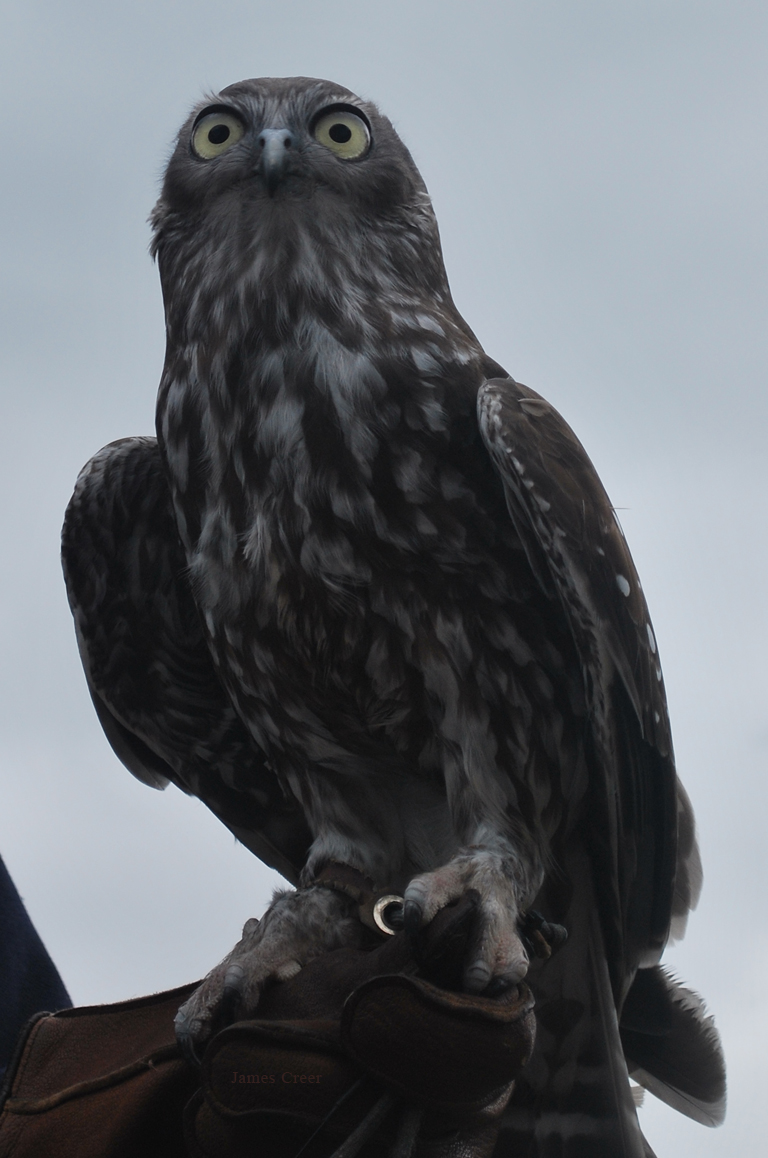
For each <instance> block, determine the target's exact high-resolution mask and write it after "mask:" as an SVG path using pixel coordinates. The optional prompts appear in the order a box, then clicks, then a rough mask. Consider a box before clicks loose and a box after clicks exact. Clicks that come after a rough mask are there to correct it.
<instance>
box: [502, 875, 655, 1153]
mask: <svg viewBox="0 0 768 1158" xmlns="http://www.w3.org/2000/svg"><path fill="white" fill-rule="evenodd" d="M577 861H578V862H579V863H576V862H577ZM573 862H574V863H572V864H571V865H569V877H570V882H571V884H572V885H573V888H574V891H573V894H572V896H571V897H570V900H569V903H568V905H567V914H566V915H565V917H564V920H563V923H565V924H566V925H567V926H568V928H569V939H568V941H567V942H566V944H565V946H564V947H563V948H562V949H561V950H560V952H559V953H558V954H557V956H556V957H553V958H552V959H551V960H550V961H548V962H546V963H544V964H543V965H542V964H540V963H538V962H536V963H534V964H533V965H532V967H531V971H530V974H529V980H530V982H531V987H532V989H533V991H534V994H535V995H536V1002H537V1005H536V1013H537V1039H536V1046H535V1049H534V1054H533V1057H532V1059H531V1062H530V1063H529V1065H528V1067H526V1070H525V1071H524V1073H523V1075H522V1076H521V1078H520V1080H519V1081H518V1084H517V1088H516V1090H515V1092H514V1094H513V1098H512V1101H511V1104H510V1107H509V1109H508V1111H507V1114H506V1116H505V1120H504V1124H503V1126H502V1130H501V1133H500V1136H499V1141H498V1143H497V1146H496V1150H495V1151H494V1158H523V1156H524V1158H653V1155H652V1151H651V1150H650V1148H649V1147H648V1145H647V1143H646V1142H645V1139H644V1138H643V1136H642V1133H641V1131H640V1126H639V1123H638V1120H637V1112H636V1108H635V1102H634V1099H633V1097H632V1091H631V1088H630V1082H629V1075H628V1073H627V1064H626V1061H625V1060H624V1051H623V1049H622V1044H621V1038H620V1036H619V1025H618V1019H617V1016H616V1009H615V1004H614V998H613V992H612V989H611V984H610V979H609V975H608V966H607V963H606V957H605V950H604V946H603V938H602V932H601V929H600V924H599V920H598V917H597V906H596V904H595V901H594V892H593V889H592V885H591V879H590V878H591V874H590V872H589V868H588V866H587V865H584V864H582V863H580V862H581V857H580V856H579V857H576V856H574V857H573ZM557 919H558V920H561V919H563V913H562V909H560V911H559V913H558V917H557Z"/></svg>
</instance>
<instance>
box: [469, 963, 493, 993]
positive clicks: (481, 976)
mask: <svg viewBox="0 0 768 1158" xmlns="http://www.w3.org/2000/svg"><path fill="white" fill-rule="evenodd" d="M490 979H491V971H490V969H489V968H488V966H487V965H486V963H485V961H475V962H474V964H472V965H470V966H469V968H468V969H465V970H464V988H465V989H466V991H467V993H482V991H483V990H484V989H485V987H486V986H487V984H488V982H489V981H490Z"/></svg>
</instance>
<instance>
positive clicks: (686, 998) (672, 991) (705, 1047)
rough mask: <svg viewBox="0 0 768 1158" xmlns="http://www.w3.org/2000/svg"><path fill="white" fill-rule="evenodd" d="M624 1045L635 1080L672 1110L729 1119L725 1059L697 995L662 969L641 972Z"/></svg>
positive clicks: (629, 1002)
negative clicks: (727, 1114)
mask: <svg viewBox="0 0 768 1158" xmlns="http://www.w3.org/2000/svg"><path fill="white" fill-rule="evenodd" d="M620 1033H621V1041H622V1045H623V1047H624V1053H625V1055H626V1058H627V1064H628V1067H629V1072H630V1073H631V1075H632V1077H633V1078H634V1080H635V1081H636V1082H638V1083H639V1084H640V1085H641V1086H643V1087H644V1088H645V1089H646V1090H649V1091H650V1093H652V1094H654V1095H655V1096H656V1097H657V1098H660V1099H661V1101H662V1102H666V1104H667V1105H668V1106H671V1107H672V1108H673V1109H675V1110H678V1111H679V1112H680V1113H681V1114H685V1115H686V1116H687V1117H689V1118H693V1119H694V1120H695V1121H696V1122H701V1123H702V1124H703V1125H705V1126H719V1125H720V1123H721V1122H722V1121H723V1119H724V1118H725V1059H724V1057H723V1050H722V1046H721V1044H720V1037H719V1035H718V1032H717V1030H716V1029H715V1024H714V1021H713V1020H712V1018H711V1017H709V1016H708V1015H707V1012H706V1008H705V1006H704V1002H703V1001H702V999H701V998H700V997H699V995H698V994H697V993H694V992H693V991H692V990H690V989H686V988H684V987H683V986H682V985H681V984H680V983H679V982H678V981H676V980H675V979H674V978H673V977H671V976H670V975H669V973H667V972H666V971H665V970H664V969H662V968H661V967H660V966H658V965H657V966H655V967H654V968H652V969H640V970H638V973H637V975H636V976H635V980H634V982H633V984H632V988H631V989H630V991H629V993H628V994H627V999H626V1002H625V1003H624V1008H623V1010H622V1013H621V1027H620Z"/></svg>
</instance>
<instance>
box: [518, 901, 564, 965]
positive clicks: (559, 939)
mask: <svg viewBox="0 0 768 1158" xmlns="http://www.w3.org/2000/svg"><path fill="white" fill-rule="evenodd" d="M518 929H519V930H520V938H521V940H522V942H523V944H524V945H525V948H526V950H527V951H528V954H529V956H531V957H540V958H541V959H542V960H544V961H548V960H549V958H550V957H551V956H552V954H553V953H556V952H557V950H558V949H559V948H561V946H562V945H564V944H565V942H566V941H567V940H568V930H567V929H566V927H565V925H556V924H554V922H552V921H545V920H544V918H543V917H542V915H541V913H537V912H536V910H535V909H529V910H528V912H527V913H526V914H525V916H524V917H523V918H522V920H521V921H520V922H519V924H518Z"/></svg>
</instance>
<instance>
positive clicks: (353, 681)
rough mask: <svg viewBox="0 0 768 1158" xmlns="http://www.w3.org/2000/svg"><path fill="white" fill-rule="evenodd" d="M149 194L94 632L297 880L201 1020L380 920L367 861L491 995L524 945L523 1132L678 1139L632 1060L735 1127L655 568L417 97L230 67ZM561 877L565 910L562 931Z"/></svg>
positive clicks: (87, 598) (133, 746) (98, 488)
mask: <svg viewBox="0 0 768 1158" xmlns="http://www.w3.org/2000/svg"><path fill="white" fill-rule="evenodd" d="M151 221H152V227H153V231H154V240H153V243H152V249H153V253H154V254H155V255H156V257H157V260H158V263H159V268H160V275H161V280H162V288H163V295H164V301H165V318H166V328H167V352H166V358H165V365H164V368H163V372H162V379H161V383H160V390H159V398H158V405H157V438H156V439H152V438H127V439H124V440H122V441H119V442H116V443H113V444H111V445H110V446H107V447H105V448H104V449H103V450H101V451H100V452H99V453H98V454H97V455H96V456H95V457H94V458H93V459H92V460H91V461H90V462H89V463H88V464H87V465H86V467H85V468H84V469H83V471H82V472H81V474H80V476H79V478H78V481H77V485H76V489H75V492H74V495H73V498H72V500H71V503H70V505H69V508H68V511H67V515H66V522H65V526H64V533H63V560H64V570H65V577H66V583H67V588H68V593H69V599H70V603H71V607H72V610H73V614H74V618H75V624H76V632H77V639H78V643H79V648H80V654H81V656H82V661H83V665H84V668H85V673H86V677H87V681H88V686H89V689H90V693H91V696H92V698H93V702H94V705H95V708H96V711H97V713H98V716H99V719H100V721H101V724H102V726H103V728H104V731H105V733H106V735H107V738H108V739H109V741H110V743H111V744H112V747H113V748H114V750H115V752H116V753H117V755H118V756H119V757H120V759H121V760H122V761H123V762H124V763H125V764H126V765H127V767H128V768H129V769H130V771H131V772H133V774H134V775H136V776H137V777H139V779H141V780H143V781H145V782H146V783H147V784H151V785H153V786H155V787H164V786H165V785H166V784H167V783H168V782H169V781H172V782H173V783H174V784H176V785H178V786H179V787H180V788H181V789H182V790H183V791H185V792H188V793H192V794H194V795H195V796H197V797H199V798H200V799H201V800H202V801H204V802H205V804H206V805H208V807H209V808H210V809H211V810H212V811H213V812H214V813H215V814H216V815H217V816H218V817H219V818H220V819H221V820H222V821H223V823H224V824H226V825H227V826H228V827H229V828H230V829H231V831H232V832H233V833H234V834H235V836H236V837H237V838H238V839H239V840H240V841H242V842H243V844H245V845H246V846H247V847H248V848H249V849H250V850H251V851H252V852H253V853H255V855H256V856H258V857H260V858H261V859H262V860H263V861H264V862H265V863H266V864H268V865H271V866H273V867H275V868H276V869H278V870H279V871H280V872H281V873H282V874H283V875H284V876H285V877H286V878H287V879H288V880H289V881H290V882H291V883H293V884H294V885H296V886H297V887H296V889H295V891H291V892H285V893H282V894H279V895H277V896H276V899H275V901H274V902H273V904H272V906H271V907H270V909H269V910H268V911H267V913H266V915H265V917H264V918H263V919H262V920H261V921H255V920H249V921H248V922H247V923H246V925H245V927H244V930H243V936H242V938H241V940H240V941H239V942H238V944H237V945H236V946H235V948H234V949H233V950H232V952H231V953H230V954H229V955H228V956H227V958H225V960H224V961H223V962H222V963H221V964H219V965H218V966H216V967H215V968H214V969H213V970H212V971H211V973H210V974H209V976H208V977H207V978H206V980H205V981H204V982H203V984H202V985H201V987H200V989H199V990H198V991H197V992H196V993H195V994H194V995H193V997H192V998H190V1000H189V1001H188V1002H187V1004H186V1005H185V1006H184V1007H182V1009H181V1011H180V1013H179V1017H178V1019H177V1029H178V1035H179V1040H180V1041H181V1042H182V1044H183V1045H184V1048H185V1049H186V1050H187V1051H188V1052H189V1053H191V1054H194V1053H195V1052H199V1050H200V1049H202V1048H203V1047H204V1045H205V1042H206V1040H207V1039H208V1038H209V1037H210V1035H211V1033H212V1032H214V1030H215V1028H216V1026H217V1025H218V1024H221V1020H222V1017H223V1016H224V1015H225V1013H226V1012H227V1011H229V1015H234V1014H235V1013H237V1014H238V1015H240V1016H247V1015H248V1014H250V1013H253V1012H254V1010H255V1009H256V1008H257V1006H258V1001H259V995H260V993H261V991H262V989H263V986H264V985H265V984H267V983H272V982H274V981H276V980H277V981H279V980H281V979H285V978H288V977H290V976H292V975H293V974H295V973H296V972H297V971H298V970H299V969H301V968H302V967H303V966H304V965H305V964H306V963H307V962H308V961H310V960H312V959H313V958H315V957H317V956H319V955H320V954H323V953H327V952H329V951H331V950H333V949H336V948H339V947H342V946H345V945H356V944H359V943H360V940H359V939H360V922H359V920H358V919H357V914H356V910H355V906H354V903H353V899H352V898H351V897H350V895H348V892H346V893H345V892H344V890H343V889H342V890H340V889H337V888H333V887H331V888H329V887H326V884H327V881H328V879H329V873H330V876H331V877H333V876H334V874H336V875H337V876H338V875H339V874H341V875H343V874H344V873H345V872H347V873H354V874H356V875H357V879H359V880H364V881H366V882H367V883H368V886H369V887H370V888H371V889H372V890H373V892H375V893H377V894H379V895H381V894H392V895H401V896H402V897H403V898H404V923H405V928H406V932H410V933H414V932H415V931H417V930H418V929H420V928H422V927H424V926H425V925H426V924H427V923H429V922H430V921H431V920H432V918H433V917H434V916H435V914H436V913H438V912H439V911H440V910H441V909H442V908H443V907H444V906H446V905H450V904H453V903H454V902H456V901H458V900H460V899H461V898H462V897H465V896H466V895H469V894H471V896H472V898H473V902H474V905H475V909H474V914H475V915H474V925H473V930H472V936H471V938H470V939H469V942H468V947H467V952H466V959H465V961H464V965H463V974H462V984H463V987H464V989H465V990H466V991H467V992H469V993H474V994H486V995H490V996H492V995H493V994H496V993H499V992H501V991H502V990H503V989H504V988H505V987H509V986H511V985H514V984H517V983H518V982H519V981H520V980H521V979H522V978H523V977H524V976H526V974H527V976H528V981H529V983H530V985H531V988H532V989H533V992H534V994H535V997H536V1002H537V1011H538V1039H537V1045H536V1049H535V1052H534V1056H533V1058H532V1060H531V1063H530V1065H529V1066H528V1068H527V1070H526V1071H525V1072H524V1075H523V1078H522V1079H521V1080H520V1081H519V1082H518V1085H517V1089H516V1092H515V1095H514V1098H513V1101H512V1104H511V1105H510V1108H509V1111H508V1113H507V1117H506V1120H505V1127H504V1130H503V1131H502V1135H501V1140H500V1142H499V1150H498V1153H500V1154H502V1153H510V1154H511V1153H518V1152H520V1153H526V1154H529V1155H544V1154H552V1153H555V1152H557V1153H558V1154H562V1155H569V1156H571V1155H573V1156H575V1155H577V1154H578V1155H583V1154H590V1155H594V1156H595V1158H597V1156H603V1155H604V1156H605V1158H608V1156H610V1158H617V1156H618V1155H621V1156H632V1158H642V1156H643V1155H647V1154H649V1153H650V1151H649V1150H648V1148H647V1144H646V1143H644V1140H643V1139H642V1135H641V1133H640V1130H639V1127H638V1123H637V1117H636V1113H635V1107H634V1101H633V1097H632V1094H631V1090H630V1084H629V1082H628V1080H627V1074H628V1072H630V1073H632V1074H633V1075H634V1076H635V1078H636V1079H637V1080H638V1081H639V1082H640V1083H641V1084H642V1085H644V1086H646V1087H647V1088H649V1089H651V1090H653V1091H654V1092H655V1093H657V1094H658V1095H659V1096H660V1097H662V1098H664V1099H665V1100H666V1101H668V1102H670V1104H672V1105H675V1106H676V1108H678V1109H681V1110H682V1111H683V1112H685V1113H688V1114H689V1115H690V1116H692V1117H694V1118H697V1119H698V1120H700V1121H704V1122H708V1123H710V1124H713V1123H715V1122H717V1121H719V1120H720V1118H721V1117H722V1112H723V1097H724V1077H723V1067H722V1058H721V1055H720V1052H719V1045H718V1041H717V1036H716V1032H715V1030H714V1027H713V1025H712V1023H711V1021H710V1020H709V1019H707V1018H706V1017H705V1015H704V1012H703V1007H702V1004H701V1001H700V999H698V998H697V997H696V996H695V995H694V994H692V993H690V992H689V991H688V990H684V989H682V987H680V986H679V985H677V983H676V982H674V981H673V979H672V978H671V977H669V975H668V974H667V973H666V972H664V971H663V970H662V969H661V968H660V966H659V964H658V962H659V958H660V956H661V953H662V951H663V949H664V946H665V944H666V942H667V940H668V938H669V937H670V934H671V935H673V936H674V935H680V934H681V933H682V930H683V928H684V925H685V920H686V916H687V913H688V910H689V909H690V908H691V907H692V906H693V905H694V904H695V902H696V899H697V896H698V890H699V885H700V879H701V871H700V863H699V858H698V852H697V849H696V841H695V834H694V822H693V815H692V811H691V806H690V803H689V801H688V798H687V796H686V794H685V792H684V790H683V788H682V786H681V784H680V782H679V780H678V779H677V776H676V773H675V767H674V761H673V754H672V744H671V739H670V726H669V720H668V715H667V706H666V700H665V696H664V689H663V681H662V675H661V668H660V666H659V657H658V652H657V645H656V639H655V636H654V633H653V628H652V626H651V622H650V619H649V616H648V610H647V607H646V604H645V600H644V597H643V593H642V589H641V586H640V582H639V579H638V577H637V573H636V571H635V568H634V565H633V563H632V559H631V557H630V554H629V551H628V548H627V545H626V543H625V540H624V536H623V534H622V531H621V527H620V526H619V523H618V521H617V518H616V516H615V512H614V510H613V508H612V506H611V503H610V501H609V499H608V497H607V495H606V493H605V491H604V489H603V487H602V485H601V483H600V481H599V479H598V477H597V475H596V473H595V471H594V468H593V467H592V465H591V463H590V461H589V459H588V457H587V455H586V453H585V451H584V449H583V448H582V446H581V444H580V443H579V441H578V440H577V438H576V437H575V435H574V434H573V432H572V431H571V430H570V428H569V427H568V426H567V425H566V423H565V422H564V421H563V419H562V418H561V417H560V416H559V414H558V413H557V412H556V411H555V410H554V409H553V408H552V407H551V406H550V405H549V404H548V403H547V402H546V401H545V400H544V399H543V398H542V397H541V396H540V395H539V394H537V393H536V392H535V391H533V390H531V389H529V388H528V387H526V386H523V385H521V384H520V383H518V382H516V381H514V380H513V379H512V378H511V377H510V376H509V375H508V373H507V372H506V371H505V370H504V369H503V368H502V367H501V366H500V365H499V364H498V363H497V362H495V361H493V359H491V358H490V357H489V356H488V355H487V354H486V353H485V352H484V351H483V349H482V347H481V346H480V343H479V342H478V340H477V338H476V337H475V335H474V333H473V332H472V330H471V329H470V328H469V326H468V325H467V323H466V322H465V321H464V319H463V318H462V317H461V315H460V314H459V312H458V311H457V309H456V307H455V305H454V304H453V301H452V298H451V293H450V290H449V285H448V280H447V277H446V272H445V269H444V265H443V259H442V254H441V247H440V239H439V234H438V228H437V224H436V221H435V217H434V214H433V211H432V207H431V203H430V199H429V196H428V194H427V190H426V188H425V186H424V183H423V181H422V179H421V177H420V175H419V173H418V171H417V169H416V167H415V165H414V162H413V160H412V159H411V156H410V154H409V153H408V151H407V149H406V148H405V146H404V145H403V144H402V142H401V141H400V139H399V137H398V136H397V134H396V133H395V131H394V129H393V128H392V125H391V124H390V122H389V121H388V120H387V119H386V118H385V117H384V116H383V115H382V114H381V113H380V112H379V111H378V110H377V109H376V107H375V106H374V105H373V104H371V103H369V102H367V101H364V100H361V99H360V98H358V97H357V96H355V95H354V94H353V93H351V92H350V91H348V90H347V89H345V88H343V87H341V86H340V85H337V84H333V83H330V82H327V81H322V80H314V79H308V78H303V77H299V78H289V79H261V80H248V81H243V82H241V83H239V84H235V85H232V86H230V87H229V88H226V89H224V90H223V91H222V92H221V93H219V94H217V95H215V96H212V97H210V98H209V99H206V100H205V101H204V102H203V103H201V104H199V105H198V106H197V107H196V108H195V109H194V110H193V111H192V113H191V115H190V116H189V118H188V120H187V121H186V122H185V124H184V125H183V127H182V129H181V131H180V133H179V136H178V140H177V142H176V146H175V148H174V151H173V154H172V156H171V158H170V161H169V163H168V167H167V170H166V173H165V178H164V181H163V186H162V192H161V195H160V199H159V201H158V203H157V206H156V208H155V210H154V212H153V214H152V219H151ZM246 904H247V898H244V905H246ZM533 908H535V910H536V911H539V912H541V913H542V914H544V916H545V917H546V919H547V920H548V921H552V922H559V923H561V924H562V925H563V926H564V927H565V928H566V929H567V930H568V941H567V943H566V944H565V946H564V947H563V948H562V949H561V951H560V952H559V953H558V954H557V955H556V956H554V957H552V959H551V960H549V961H547V962H542V961H539V960H538V959H536V958H533V957H532V956H531V953H530V941H529V940H526V938H525V936H524V927H525V920H526V915H527V914H529V912H530V911H531V910H532V909H533ZM660 1041H661V1042H663V1045H661V1046H660V1045H659V1042H660ZM676 1051H677V1052H676ZM681 1058H682V1059H683V1061H682V1062H681Z"/></svg>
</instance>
